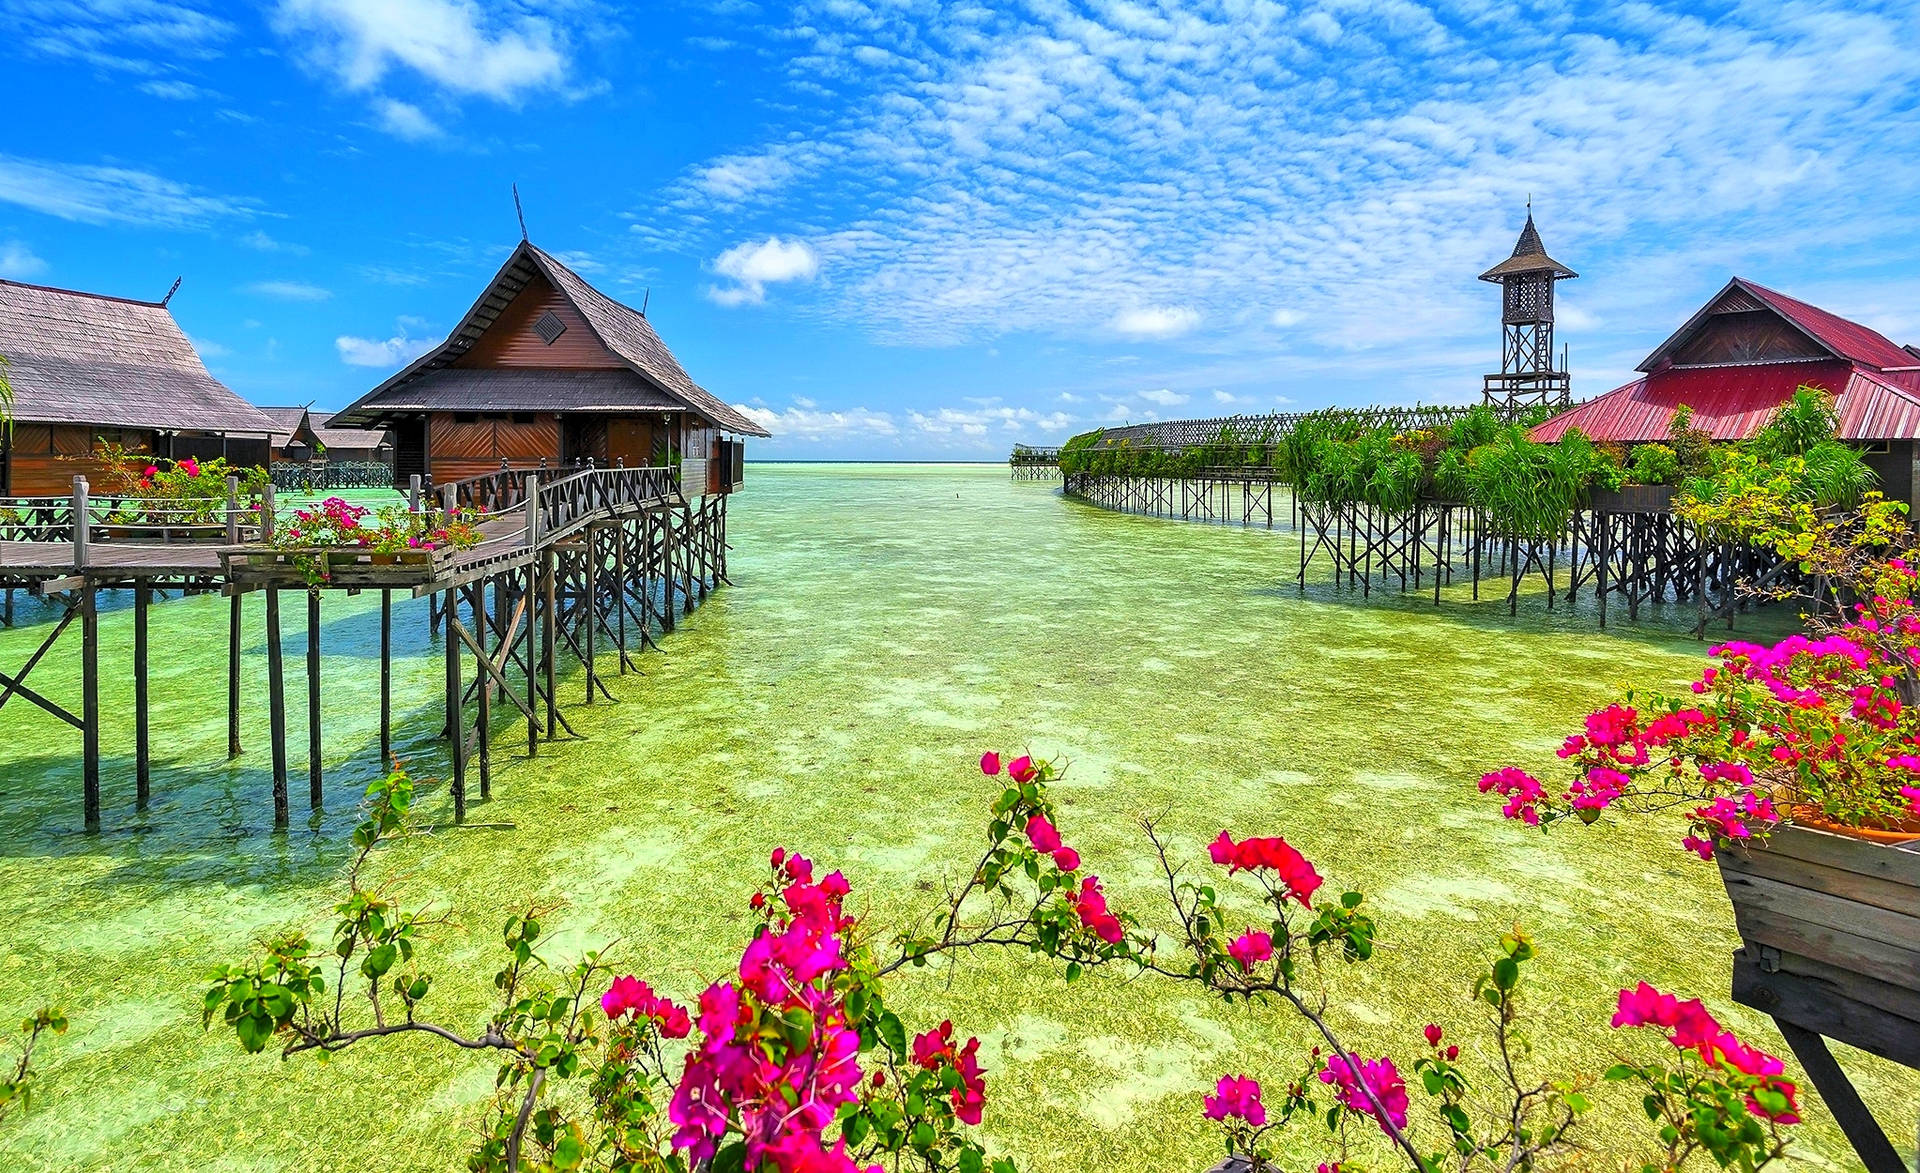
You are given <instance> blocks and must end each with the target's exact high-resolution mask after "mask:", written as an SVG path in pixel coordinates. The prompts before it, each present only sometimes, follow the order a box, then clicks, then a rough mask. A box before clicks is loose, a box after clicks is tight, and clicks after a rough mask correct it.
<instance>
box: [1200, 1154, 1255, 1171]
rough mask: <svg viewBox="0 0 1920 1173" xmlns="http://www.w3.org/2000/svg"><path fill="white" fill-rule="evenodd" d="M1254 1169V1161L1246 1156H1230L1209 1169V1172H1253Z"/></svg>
mask: <svg viewBox="0 0 1920 1173" xmlns="http://www.w3.org/2000/svg"><path fill="white" fill-rule="evenodd" d="M1252 1171H1253V1163H1252V1162H1251V1161H1248V1160H1247V1159H1246V1158H1245V1157H1228V1158H1227V1159H1226V1160H1224V1161H1222V1162H1220V1163H1219V1164H1218V1165H1215V1166H1214V1167H1213V1168H1211V1169H1209V1170H1207V1173H1252Z"/></svg>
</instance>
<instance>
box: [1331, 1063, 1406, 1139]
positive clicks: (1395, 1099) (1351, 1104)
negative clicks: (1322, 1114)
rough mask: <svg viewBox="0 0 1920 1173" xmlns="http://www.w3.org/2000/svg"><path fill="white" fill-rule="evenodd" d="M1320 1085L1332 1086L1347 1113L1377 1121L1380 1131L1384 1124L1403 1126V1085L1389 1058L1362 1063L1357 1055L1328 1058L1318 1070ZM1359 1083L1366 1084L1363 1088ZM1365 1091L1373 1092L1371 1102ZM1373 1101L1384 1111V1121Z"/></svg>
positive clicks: (1404, 1116) (1404, 1085)
mask: <svg viewBox="0 0 1920 1173" xmlns="http://www.w3.org/2000/svg"><path fill="white" fill-rule="evenodd" d="M1320 1082H1321V1083H1324V1084H1329V1085H1333V1086H1335V1087H1336V1089H1337V1090H1338V1092H1339V1096H1340V1103H1341V1104H1342V1105H1343V1106H1344V1107H1345V1108H1346V1109H1347V1110H1348V1111H1351V1112H1358V1113H1360V1114H1362V1115H1365V1116H1371V1117H1373V1118H1374V1119H1375V1120H1376V1121H1378V1122H1379V1124H1380V1131H1381V1132H1387V1131H1388V1129H1387V1122H1388V1121H1392V1122H1393V1126H1394V1127H1395V1128H1405V1127H1406V1126H1407V1085H1406V1081H1405V1080H1403V1079H1401V1078H1400V1069H1399V1068H1397V1067H1395V1066H1394V1065H1393V1060H1392V1059H1389V1058H1386V1057H1385V1056H1382V1057H1381V1058H1379V1059H1364V1060H1363V1059H1360V1058H1359V1057H1357V1056H1348V1055H1329V1056H1328V1057H1327V1065H1326V1067H1324V1068H1322V1069H1321V1071H1320ZM1362 1084H1365V1085H1366V1086H1365V1088H1364V1089H1363V1088H1362V1087H1361V1085H1362ZM1369 1091H1370V1092H1372V1093H1373V1096H1372V1098H1371V1099H1370V1098H1368V1095H1367V1092H1369ZM1374 1100H1378V1101H1379V1102H1380V1107H1381V1108H1382V1109H1384V1110H1385V1111H1386V1116H1385V1117H1384V1118H1383V1117H1382V1116H1381V1115H1380V1113H1379V1112H1378V1111H1375V1109H1374V1106H1373V1101H1374Z"/></svg>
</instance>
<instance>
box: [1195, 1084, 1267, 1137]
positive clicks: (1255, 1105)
mask: <svg viewBox="0 0 1920 1173" xmlns="http://www.w3.org/2000/svg"><path fill="white" fill-rule="evenodd" d="M1202 1103H1203V1105H1204V1106H1205V1109H1206V1114H1207V1119H1209V1120H1226V1119H1237V1120H1244V1121H1246V1122H1247V1123H1248V1124H1250V1125H1252V1126H1253V1127H1255V1128H1259V1127H1261V1126H1262V1125H1264V1124H1265V1123H1266V1122H1267V1109H1266V1106H1265V1105H1264V1104H1262V1103H1261V1102H1260V1084H1259V1082H1258V1081H1256V1080H1253V1079H1249V1078H1248V1077H1246V1076H1244V1075H1223V1076H1221V1077H1220V1082H1219V1083H1217V1084H1215V1085H1214V1089H1213V1094H1212V1095H1210V1096H1206V1097H1204V1098H1203V1100H1202Z"/></svg>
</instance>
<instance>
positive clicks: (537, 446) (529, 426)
mask: <svg viewBox="0 0 1920 1173" xmlns="http://www.w3.org/2000/svg"><path fill="white" fill-rule="evenodd" d="M493 454H494V456H495V457H497V458H499V459H502V460H509V461H512V462H513V463H515V464H527V463H532V464H538V463H539V462H540V461H541V460H545V461H546V462H547V463H548V464H553V463H555V462H557V461H558V460H559V459H560V417H559V416H554V415H537V416H534V417H533V419H531V420H529V421H527V422H525V423H515V422H514V420H513V418H512V417H511V416H509V417H507V418H505V419H497V420H495V421H494V432H493Z"/></svg>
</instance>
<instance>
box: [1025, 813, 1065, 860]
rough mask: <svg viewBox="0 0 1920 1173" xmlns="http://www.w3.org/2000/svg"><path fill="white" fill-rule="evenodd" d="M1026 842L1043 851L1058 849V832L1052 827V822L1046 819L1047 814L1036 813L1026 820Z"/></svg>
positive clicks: (1036, 849)
mask: <svg viewBox="0 0 1920 1173" xmlns="http://www.w3.org/2000/svg"><path fill="white" fill-rule="evenodd" d="M1027 842H1029V843H1031V844H1033V849H1034V850H1035V851H1039V852H1043V853H1044V852H1053V851H1058V850H1060V832H1059V831H1057V830H1055V829H1054V826H1053V823H1052V822H1050V821H1049V820H1048V819H1047V816H1045V815H1038V814H1037V815H1034V816H1033V817H1032V818H1029V819H1028V820H1027Z"/></svg>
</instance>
